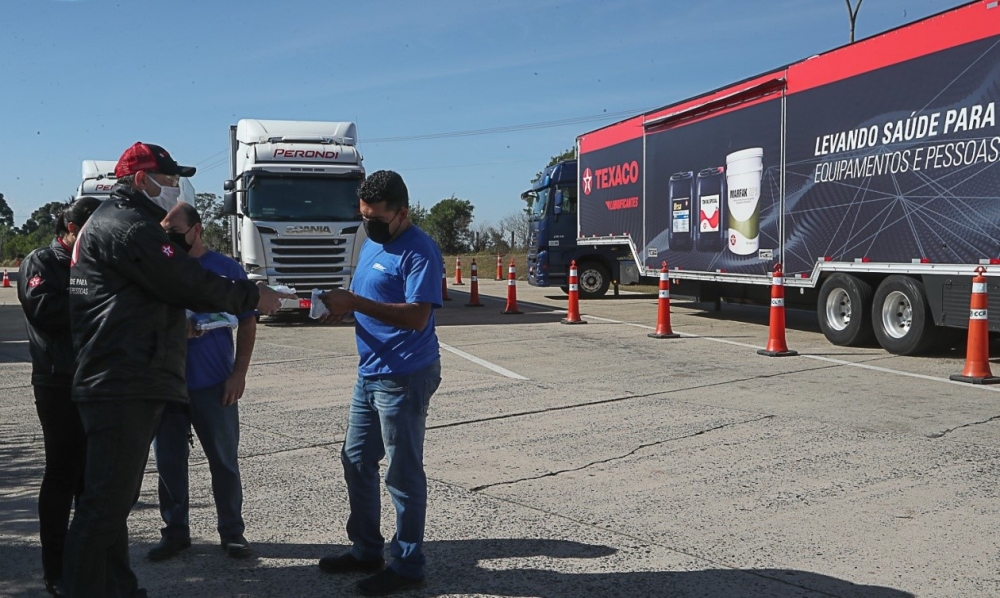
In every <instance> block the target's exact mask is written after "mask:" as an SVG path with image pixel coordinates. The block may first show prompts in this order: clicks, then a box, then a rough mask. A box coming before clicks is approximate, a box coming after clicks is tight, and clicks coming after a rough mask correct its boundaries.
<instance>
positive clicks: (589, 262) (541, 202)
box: [521, 160, 638, 299]
mask: <svg viewBox="0 0 1000 598" xmlns="http://www.w3.org/2000/svg"><path fill="white" fill-rule="evenodd" d="M577 197H578V195H577V161H576V160H564V161H562V162H558V163H556V164H553V165H552V166H549V167H548V168H546V169H545V170H544V171H543V172H542V176H541V177H540V178H539V179H538V180H537V181H535V183H534V184H533V185H532V186H531V189H529V190H527V191H525V192H524V193H522V194H521V199H522V200H524V201H525V202H526V203H527V208H526V210H527V212H528V220H529V235H528V284H530V285H532V286H537V287H548V286H559V287H562V289H563V291H566V290H568V288H569V268H570V264H571V263H572V262H573V261H574V260H575V261H576V265H577V272H578V277H579V286H580V297H581V298H584V299H589V298H594V297H600V296H601V295H604V294H605V293H606V292H607V290H608V287H609V286H610V285H611V284H612V283H615V284H618V283H620V282H636V281H637V279H638V269H637V268H636V267H635V261H634V260H632V259H631V255H630V254H629V253H628V252H626V251H624V250H623V249H621V248H620V247H617V246H607V245H581V244H578V242H577V230H578V228H577ZM623 260H625V261H626V262H627V264H631V267H628V265H627V264H626V265H623ZM622 273H625V274H626V278H629V276H628V275H629V274H631V275H632V278H631V279H629V280H626V281H622V280H621V274H622Z"/></svg>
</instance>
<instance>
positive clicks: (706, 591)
mask: <svg viewBox="0 0 1000 598" xmlns="http://www.w3.org/2000/svg"><path fill="white" fill-rule="evenodd" d="M147 548H148V547H147V546H136V545H133V550H132V552H133V559H134V560H133V564H134V566H135V568H136V572H137V574H138V576H139V579H140V583H142V584H143V585H144V586H145V587H146V588H147V589H148V590H149V591H150V595H155V596H206V597H208V596H213V597H214V596H223V595H225V596H241V597H257V596H259V597H264V596H296V597H306V596H351V595H354V588H353V586H354V583H355V582H357V581H358V580H359V579H362V578H363V575H361V574H356V575H343V576H339V575H329V574H325V573H323V572H321V571H319V569H318V567H317V566H316V565H315V562H316V561H317V560H318V559H319V558H320V557H322V556H323V555H325V554H329V553H331V552H333V553H338V552H340V551H343V550H345V548H344V547H342V546H338V547H333V548H331V547H330V546H328V545H320V544H277V543H262V544H254V545H253V550H254V556H255V558H251V559H243V560H232V559H227V558H226V557H224V556H222V554H221V553H220V551H219V550H218V547H217V546H208V545H203V546H198V545H196V546H194V547H192V549H191V550H190V551H186V552H185V553H183V555H182V556H180V557H178V558H176V559H173V560H171V561H166V562H161V563H157V564H150V563H149V562H148V561H146V560H145V559H141V561H140V559H136V558H135V556H136V550H137V549H141V550H142V551H143V552H144V551H145V550H146V549H147ZM425 549H426V552H427V557H428V563H429V564H428V578H427V579H428V581H427V584H426V586H425V587H424V588H422V589H420V590H416V591H413V592H409V593H405V594H401V595H404V596H421V597H439V596H456V595H457V596H467V595H477V596H478V595H490V596H510V597H522V596H523V597H529V596H531V597H534V596H537V597H542V598H557V597H558V598H562V597H588V598H605V597H608V598H610V597H621V596H628V597H647V596H648V597H671V596H678V597H680V596H691V597H693V596H698V597H702V598H733V597H741V598H764V597H768V598H793V597H810V596H817V597H818V596H838V597H842V598H848V597H856V598H862V597H863V598H913V594H910V593H908V592H904V591H901V590H896V589H893V588H887V587H881V586H868V585H860V584H855V583H853V582H850V581H847V580H843V579H838V578H836V577H831V576H829V575H823V574H820V573H814V572H809V571H798V570H792V569H745V570H740V569H706V570H700V571H631V572H615V571H608V570H606V568H607V567H608V564H600V563H597V564H591V565H586V564H581V563H580V562H578V560H579V559H602V558H605V557H610V556H612V555H614V554H615V553H616V552H617V551H616V549H614V548H612V547H608V546H601V545H590V544H583V543H578V542H570V541H565V540H539V539H479V540H445V541H437V542H427V543H426V544H425ZM535 558H542V559H549V560H550V561H551V559H570V560H568V561H565V562H563V563H560V564H558V565H556V566H557V567H559V568H562V569H568V570H569V571H570V572H566V571H554V570H550V569H541V568H537V567H538V566H539V565H540V564H539V563H537V562H524V560H525V559H535ZM285 559H290V560H307V561H311V563H309V564H307V565H301V564H296V565H291V566H281V564H280V561H281V560H285ZM497 559H514V560H517V561H520V562H502V561H501V562H495V563H490V561H492V560H497ZM619 562H620V561H619ZM263 563H267V566H264V564H263ZM584 567H587V568H591V569H598V571H596V572H576V571H579V570H580V569H582V568H584ZM602 569H604V570H602ZM154 572H155V573H154ZM154 578H155V579H154ZM25 583H27V582H25ZM36 585H37V584H34V583H33V584H32V588H34V587H35V586H36ZM9 589H10V590H13V591H12V593H10V594H9V595H11V596H15V597H18V598H20V597H22V596H29V595H35V594H34V593H33V592H30V591H29V588H27V587H24V586H20V587H15V588H9Z"/></svg>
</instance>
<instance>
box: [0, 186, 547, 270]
mask: <svg viewBox="0 0 1000 598" xmlns="http://www.w3.org/2000/svg"><path fill="white" fill-rule="evenodd" d="M72 200H73V197H72V196H70V197H69V199H68V200H67V201H65V202H61V201H52V202H48V203H46V204H44V205H42V206H40V207H39V208H37V209H35V211H33V212H32V213H31V215H30V216H29V217H28V218H27V220H25V222H24V224H22V225H21V226H15V225H14V211H13V210H12V209H11V208H10V206H9V205H8V204H7V200H6V199H4V196H3V194H2V193H0V260H3V261H13V260H16V259H22V258H24V256H26V255H27V254H28V253H30V252H31V251H32V250H34V249H37V248H39V247H45V246H47V245H48V244H49V243H51V242H52V238H53V237H54V236H55V234H56V217H57V216H58V215H59V212H60V211H61V210H63V209H64V208H66V207H67V206H68V205H69V203H70V202H72ZM195 208H197V209H198V212H199V213H200V214H201V219H202V227H203V229H204V232H203V234H202V239H203V241H204V243H205V245H206V246H207V247H208V248H210V249H213V250H215V251H218V252H220V253H224V254H227V255H228V254H229V253H230V252H231V251H232V236H231V232H230V228H229V219H228V217H227V216H224V215H223V214H222V198H221V197H220V196H219V195H217V194H215V193H197V194H196V195H195ZM474 212H475V206H474V205H473V204H472V202H471V201H469V200H467V199H459V198H457V197H455V196H452V197H449V198H447V199H442V200H440V201H438V202H437V203H435V204H434V205H432V206H430V207H424V206H423V205H422V204H421V203H420V202H417V203H416V204H414V205H411V206H410V220H412V221H413V223H414V224H416V225H417V226H419V227H420V228H422V229H423V230H424V231H426V232H427V233H428V234H429V235H430V236H431V238H433V239H434V240H435V241H436V242H437V244H438V246H439V247H440V248H441V251H442V252H443V253H445V254H448V255H456V254H461V253H502V254H507V253H511V252H513V251H519V250H523V249H524V248H526V247H527V243H528V233H529V224H528V217H527V214H526V213H525V212H524V211H523V210H521V211H518V212H514V213H512V214H510V215H508V216H506V217H504V218H502V219H500V220H499V221H497V222H485V221H484V222H477V221H476V219H475V216H474Z"/></svg>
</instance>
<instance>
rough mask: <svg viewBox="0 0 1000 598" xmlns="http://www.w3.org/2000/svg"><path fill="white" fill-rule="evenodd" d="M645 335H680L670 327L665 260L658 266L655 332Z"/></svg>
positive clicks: (671, 336)
mask: <svg viewBox="0 0 1000 598" xmlns="http://www.w3.org/2000/svg"><path fill="white" fill-rule="evenodd" d="M646 336H648V337H651V338H679V337H680V335H679V334H677V333H675V332H674V331H673V330H671V328H670V274H668V273H667V262H663V267H662V268H660V298H659V300H658V301H657V304H656V332H650V333H649V334H647V335H646Z"/></svg>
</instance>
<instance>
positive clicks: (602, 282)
mask: <svg viewBox="0 0 1000 598" xmlns="http://www.w3.org/2000/svg"><path fill="white" fill-rule="evenodd" d="M578 274H579V278H580V298H581V299H594V298H597V297H602V296H603V295H604V294H605V293H607V292H608V287H610V286H611V273H610V272H608V269H607V268H605V267H604V264H601V263H600V262H584V263H583V264H581V265H580V267H579V272H578Z"/></svg>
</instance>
